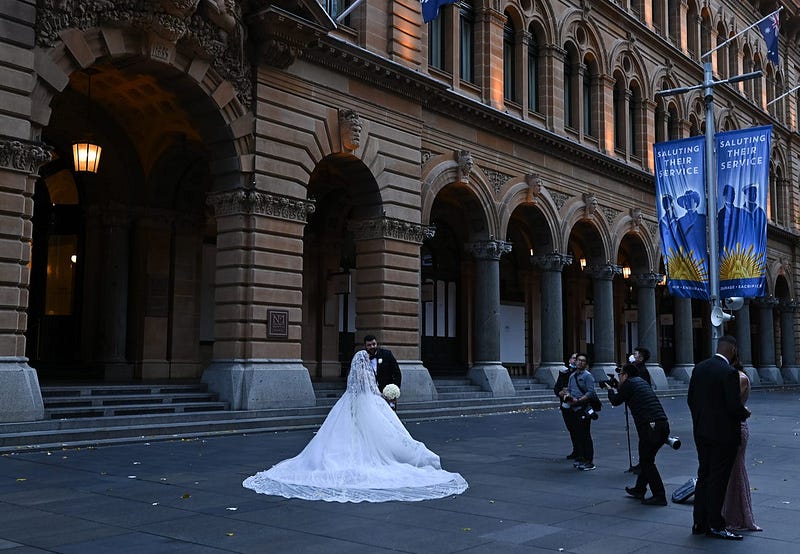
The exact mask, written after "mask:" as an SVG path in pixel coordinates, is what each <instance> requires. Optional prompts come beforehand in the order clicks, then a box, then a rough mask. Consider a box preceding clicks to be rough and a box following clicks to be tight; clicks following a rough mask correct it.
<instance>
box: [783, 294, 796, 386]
mask: <svg viewBox="0 0 800 554" xmlns="http://www.w3.org/2000/svg"><path fill="white" fill-rule="evenodd" d="M780 311H781V376H782V377H783V380H784V382H786V383H798V382H800V366H798V365H797V351H796V350H795V344H794V341H795V335H794V314H795V312H797V302H795V301H794V300H789V299H788V298H787V299H784V300H783V301H782V302H781V305H780Z"/></svg>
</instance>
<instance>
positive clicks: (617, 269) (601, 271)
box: [586, 264, 622, 281]
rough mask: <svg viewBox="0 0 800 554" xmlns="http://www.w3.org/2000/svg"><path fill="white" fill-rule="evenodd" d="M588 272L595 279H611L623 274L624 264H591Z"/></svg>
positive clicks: (587, 269) (587, 268)
mask: <svg viewBox="0 0 800 554" xmlns="http://www.w3.org/2000/svg"><path fill="white" fill-rule="evenodd" d="M586 273H587V274H588V275H589V276H590V277H592V278H593V279H599V280H601V281H610V280H611V279H613V278H614V276H615V275H622V266H620V265H616V264H590V265H589V266H587V267H586Z"/></svg>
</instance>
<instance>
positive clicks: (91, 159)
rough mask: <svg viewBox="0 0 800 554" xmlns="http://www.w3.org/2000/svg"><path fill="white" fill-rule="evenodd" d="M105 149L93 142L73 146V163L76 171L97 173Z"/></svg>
mask: <svg viewBox="0 0 800 554" xmlns="http://www.w3.org/2000/svg"><path fill="white" fill-rule="evenodd" d="M102 152H103V148H102V147H101V146H100V145H98V144H94V143H92V142H89V141H88V140H86V141H80V142H76V143H74V144H73V145H72V161H73V163H74V166H75V171H86V172H89V173H97V166H98V165H100V154H101V153H102Z"/></svg>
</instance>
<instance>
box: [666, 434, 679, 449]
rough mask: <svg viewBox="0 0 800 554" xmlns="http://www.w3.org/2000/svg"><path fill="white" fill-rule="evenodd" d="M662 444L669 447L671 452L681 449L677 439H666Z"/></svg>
mask: <svg viewBox="0 0 800 554" xmlns="http://www.w3.org/2000/svg"><path fill="white" fill-rule="evenodd" d="M664 444H666V445H667V446H669V447H671V448H672V449H673V450H677V449H679V448H680V447H681V439H679V438H678V437H667V440H665V441H664Z"/></svg>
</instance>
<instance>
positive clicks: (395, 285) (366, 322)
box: [349, 217, 438, 402]
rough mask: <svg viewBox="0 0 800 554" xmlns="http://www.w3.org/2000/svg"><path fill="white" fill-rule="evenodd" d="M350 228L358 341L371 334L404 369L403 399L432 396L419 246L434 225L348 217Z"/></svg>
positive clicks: (415, 399)
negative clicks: (423, 342)
mask: <svg viewBox="0 0 800 554" xmlns="http://www.w3.org/2000/svg"><path fill="white" fill-rule="evenodd" d="M349 228H350V231H351V232H352V233H353V239H354V240H355V242H356V270H357V271H356V279H357V284H356V287H355V293H356V314H355V317H356V345H358V344H360V342H359V341H361V339H362V338H363V337H364V335H366V334H374V335H375V336H376V337H377V339H378V342H379V344H380V345H381V346H384V347H386V348H388V349H390V350H391V351H392V353H393V354H394V356H395V358H397V361H398V364H399V365H400V371H401V372H402V373H403V390H402V400H403V401H404V402H411V401H414V402H422V401H428V400H436V399H437V398H438V393H437V392H436V387H435V385H434V384H433V379H431V375H430V372H428V369H427V368H426V367H425V366H423V365H422V360H421V356H420V324H419V322H420V319H419V313H420V309H419V306H420V296H419V293H420V281H419V279H420V245H421V244H422V241H423V240H424V239H425V238H426V237H431V236H433V231H434V229H433V228H432V227H427V226H424V225H421V224H419V223H410V222H408V221H401V220H399V219H392V218H389V217H376V218H372V219H363V220H357V221H352V222H350V225H349ZM388 268H391V269H388ZM389 272H391V279H389V278H387V274H388V273H389Z"/></svg>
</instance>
